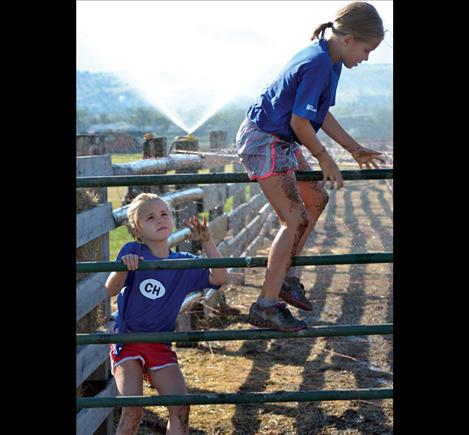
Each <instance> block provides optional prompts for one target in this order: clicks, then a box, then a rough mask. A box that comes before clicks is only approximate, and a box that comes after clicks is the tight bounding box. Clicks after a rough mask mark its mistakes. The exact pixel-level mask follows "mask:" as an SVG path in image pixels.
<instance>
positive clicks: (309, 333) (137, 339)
mask: <svg viewBox="0 0 469 435" xmlns="http://www.w3.org/2000/svg"><path fill="white" fill-rule="evenodd" d="M392 333H393V324H392V323H382V324H370V325H334V326H314V327H311V328H308V329H303V330H301V331H297V332H282V331H274V330H273V329H240V330H211V331H190V332H132V333H131V332H129V333H126V334H109V333H104V332H103V333H93V334H84V333H81V334H77V338H76V343H77V345H80V344H109V343H171V342H195V341H228V340H271V339H276V338H310V337H344V336H350V335H386V334H392Z"/></svg>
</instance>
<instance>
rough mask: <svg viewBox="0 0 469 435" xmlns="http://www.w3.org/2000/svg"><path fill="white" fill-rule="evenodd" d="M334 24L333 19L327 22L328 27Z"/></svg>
mask: <svg viewBox="0 0 469 435" xmlns="http://www.w3.org/2000/svg"><path fill="white" fill-rule="evenodd" d="M333 26H334V23H333V22H332V21H329V22H328V23H327V24H326V27H333Z"/></svg>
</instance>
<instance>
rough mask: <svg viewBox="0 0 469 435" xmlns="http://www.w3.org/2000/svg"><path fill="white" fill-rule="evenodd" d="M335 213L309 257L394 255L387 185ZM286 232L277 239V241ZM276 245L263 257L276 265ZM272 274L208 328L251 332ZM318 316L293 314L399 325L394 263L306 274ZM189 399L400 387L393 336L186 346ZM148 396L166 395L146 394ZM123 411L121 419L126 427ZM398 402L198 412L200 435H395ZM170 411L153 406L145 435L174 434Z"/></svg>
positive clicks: (333, 201) (349, 188) (256, 273)
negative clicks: (271, 255) (253, 312)
mask: <svg viewBox="0 0 469 435" xmlns="http://www.w3.org/2000/svg"><path fill="white" fill-rule="evenodd" d="M345 186H346V187H345V188H344V189H342V190H341V191H339V192H335V191H330V201H329V204H328V206H327V208H326V210H325V211H324V213H323V215H322V216H321V218H320V220H319V221H318V223H317V225H316V228H315V230H314V232H313V234H312V236H311V238H310V240H309V241H308V243H307V246H306V249H305V251H304V253H303V255H318V254H347V253H362V252H392V250H393V246H392V193H391V191H390V190H389V188H388V185H387V184H386V182H385V181H384V180H377V181H371V180H364V181H348V182H346V185H345ZM275 233H276V230H275V229H273V230H272V231H271V233H270V240H273V238H274V236H275ZM268 249H269V246H266V247H265V248H263V249H261V250H259V251H258V253H257V255H258V256H267V255H268ZM264 273H265V269H263V268H252V269H246V285H244V286H236V287H230V288H228V289H227V290H226V301H227V302H228V305H229V307H230V308H232V309H233V310H232V311H233V312H232V313H231V314H230V315H228V314H223V315H222V314H220V315H217V316H215V317H214V318H213V319H212V320H211V322H210V324H206V323H205V324H204V323H203V321H202V322H201V323H200V325H199V327H200V328H201V329H205V328H207V327H211V328H213V329H247V328H250V327H251V326H250V325H249V324H248V323H247V322H246V318H247V313H248V310H249V307H250V305H251V304H252V303H253V302H254V301H255V299H256V297H257V295H258V293H259V291H260V288H261V286H262V282H263V278H264ZM302 281H303V282H304V284H305V288H306V294H307V296H308V297H309V298H310V300H311V301H312V302H313V305H314V309H313V311H312V312H306V311H299V310H297V309H296V308H293V307H292V308H291V311H292V313H293V314H294V315H298V316H299V317H301V318H304V319H306V320H307V321H308V322H309V323H310V324H311V325H313V326H314V325H337V324H370V323H387V322H392V321H393V316H392V313H393V298H392V264H368V265H338V266H306V267H304V268H303V278H302ZM176 352H177V354H178V358H179V362H180V365H181V368H182V371H183V373H184V375H185V377H186V382H187V385H188V389H189V393H194V394H196V393H208V392H229V393H235V392H240V391H243V392H254V391H259V392H274V391H278V390H291V391H300V390H321V389H349V388H392V385H393V346H392V336H390V335H387V336H379V335H377V336H361V337H329V338H315V339H314V338H312V339H311V338H308V339H290V340H288V339H280V340H254V341H231V342H228V341H221V342H201V343H199V344H198V345H197V346H196V347H193V348H181V347H177V348H176ZM144 394H145V395H154V394H157V393H156V391H155V390H154V389H151V388H149V387H148V386H145V387H144ZM119 413H120V411H119V410H115V423H116V424H117V421H118V417H119ZM392 413H393V402H392V400H370V401H365V400H351V401H324V402H310V403H308V402H303V403H294V402H292V403H267V404H256V405H197V406H195V405H193V406H192V407H191V414H190V421H189V423H190V433H191V434H198V435H199V434H200V435H201V434H210V435H212V434H223V435H228V434H237V435H254V434H272V435H273V434H285V435H287V434H301V435H307V434H328V435H329V434H391V433H393V414H392ZM166 419H167V411H166V409H165V408H163V407H146V408H145V418H144V422H143V423H142V425H141V427H140V430H139V432H138V433H139V434H154V433H164V430H162V428H164V426H165V425H166Z"/></svg>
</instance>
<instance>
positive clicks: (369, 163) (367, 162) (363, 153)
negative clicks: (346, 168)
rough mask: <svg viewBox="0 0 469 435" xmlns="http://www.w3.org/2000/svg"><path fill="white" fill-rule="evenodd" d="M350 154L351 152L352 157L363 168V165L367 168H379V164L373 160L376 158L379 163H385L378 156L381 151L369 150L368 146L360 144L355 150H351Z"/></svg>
mask: <svg viewBox="0 0 469 435" xmlns="http://www.w3.org/2000/svg"><path fill="white" fill-rule="evenodd" d="M350 154H352V157H353V158H354V159H355V160H356V162H357V163H358V164H359V166H360V169H363V166H366V167H367V169H372V167H373V168H375V169H379V166H378V164H377V163H376V162H375V160H378V161H379V162H381V163H386V162H385V160H384V159H383V158H382V157H380V156H381V155H382V153H380V152H378V151H374V150H371V149H369V148H365V147H363V146H361V145H360V147H359V148H357V149H356V150H354V151H351V152H350Z"/></svg>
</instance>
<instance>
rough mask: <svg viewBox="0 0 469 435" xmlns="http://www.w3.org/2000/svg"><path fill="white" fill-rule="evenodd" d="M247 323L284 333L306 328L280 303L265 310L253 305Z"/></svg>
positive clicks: (302, 322)
mask: <svg viewBox="0 0 469 435" xmlns="http://www.w3.org/2000/svg"><path fill="white" fill-rule="evenodd" d="M248 322H249V323H250V324H251V325H255V326H260V327H261V328H272V329H275V330H277V331H285V332H296V331H300V330H301V329H305V328H307V327H308V325H307V323H306V322H305V321H304V320H297V319H295V318H294V317H293V316H292V314H291V313H290V311H289V310H288V308H287V306H286V305H285V304H284V303H282V302H278V303H276V304H275V305H272V306H270V307H265V308H263V307H261V306H260V305H259V304H257V303H253V304H252V305H251V308H250V310H249V316H248Z"/></svg>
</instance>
